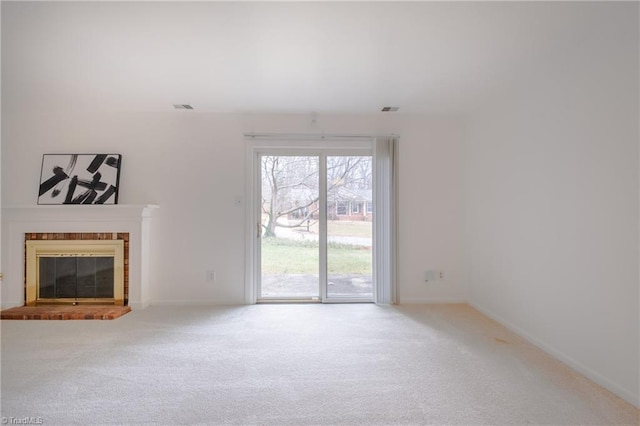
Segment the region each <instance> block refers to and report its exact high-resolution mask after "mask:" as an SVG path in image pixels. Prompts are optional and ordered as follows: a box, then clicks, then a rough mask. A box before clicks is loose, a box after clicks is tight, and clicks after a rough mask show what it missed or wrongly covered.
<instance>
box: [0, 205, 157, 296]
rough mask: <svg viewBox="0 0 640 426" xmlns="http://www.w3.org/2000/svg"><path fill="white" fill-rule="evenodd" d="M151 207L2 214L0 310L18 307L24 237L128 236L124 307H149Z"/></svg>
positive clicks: (8, 210) (16, 209) (7, 210)
mask: <svg viewBox="0 0 640 426" xmlns="http://www.w3.org/2000/svg"><path fill="white" fill-rule="evenodd" d="M157 209H158V206H157V205H153V204H144V205H137V204H136V205H131V204H118V205H101V206H98V205H74V206H70V205H60V206H33V205H30V206H10V207H3V208H2V269H3V275H4V276H3V280H2V300H1V302H2V307H3V308H6V307H13V306H22V305H23V304H24V274H25V271H24V247H25V234H26V233H33V232H51V233H55V232H75V233H82V232H87V233H89V232H128V233H129V305H130V306H131V307H133V308H144V307H146V306H148V305H149V302H150V297H151V294H150V291H151V289H150V280H149V261H150V260H149V258H150V249H151V245H150V237H151V218H152V217H153V214H154V212H155V211H156V210H157Z"/></svg>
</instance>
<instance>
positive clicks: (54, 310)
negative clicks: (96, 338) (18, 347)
mask: <svg viewBox="0 0 640 426" xmlns="http://www.w3.org/2000/svg"><path fill="white" fill-rule="evenodd" d="M128 312H131V307H129V306H104V305H101V306H95V305H94V306H77V305H76V306H68V305H65V306H57V305H55V306H54V305H41V306H18V307H16V308H9V309H5V310H4V311H2V312H0V318H1V319H3V320H112V319H116V318H120V317H121V316H123V315H124V314H126V313H128Z"/></svg>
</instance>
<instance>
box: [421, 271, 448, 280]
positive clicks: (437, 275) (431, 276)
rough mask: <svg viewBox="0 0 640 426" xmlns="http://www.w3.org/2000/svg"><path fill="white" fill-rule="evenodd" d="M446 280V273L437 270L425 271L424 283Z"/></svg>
mask: <svg viewBox="0 0 640 426" xmlns="http://www.w3.org/2000/svg"><path fill="white" fill-rule="evenodd" d="M442 279H444V272H442V271H437V270H429V271H424V281H425V282H431V281H438V280H442Z"/></svg>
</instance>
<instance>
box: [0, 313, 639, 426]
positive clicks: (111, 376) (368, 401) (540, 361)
mask: <svg viewBox="0 0 640 426" xmlns="http://www.w3.org/2000/svg"><path fill="white" fill-rule="evenodd" d="M1 326H2V359H1V365H2V370H1V373H2V376H1V380H2V396H1V401H2V411H1V415H2V416H3V421H4V420H6V421H7V423H9V422H10V421H11V418H13V419H20V420H23V419H24V418H25V417H29V418H30V419H31V420H35V421H40V420H41V421H42V424H45V425H72V424H81V425H90V424H100V425H151V424H157V425H196V424H201V425H218V424H237V425H254V424H255V425H259V424H265V425H376V424H378V425H383V424H384V425H396V424H415V425H423V424H447V425H477V424H490V425H524V424H553V425H560V424H564V425H577V424H592V425H613V424H629V425H638V422H639V412H638V410H637V409H636V408H634V407H633V406H631V405H630V404H628V403H626V402H624V401H623V400H622V399H620V398H618V397H616V396H614V395H613V394H611V393H609V392H608V391H606V390H604V389H603V388H601V387H600V386H598V385H596V384H594V383H593V382H591V381H589V380H588V379H586V378H585V377H583V376H581V375H580V374H578V373H576V372H574V371H572V370H571V369H569V368H568V367H566V366H565V365H563V364H562V363H560V362H558V361H556V360H555V359H553V358H551V357H549V356H547V355H545V354H544V353H543V352H541V351H540V350H538V349H536V348H535V347H533V346H531V345H530V344H528V343H526V342H525V341H523V340H522V339H520V338H519V337H517V336H515V335H514V334H513V333H511V332H509V331H507V330H506V329H505V328H503V327H501V326H499V325H498V324H496V323H495V322H493V321H491V320H489V319H487V318H486V317H484V316H483V315H481V314H480V313H478V312H477V311H475V310H474V309H472V308H470V307H468V306H466V305H430V306H400V307H389V306H387V307H385V306H376V305H372V304H354V305H308V304H306V305H255V306H241V307H226V308H224V307H218V308H204V307H196V308H194V307H181V308H167V307H151V308H148V309H146V310H134V311H133V312H131V313H129V314H128V315H125V316H123V317H121V318H119V319H116V320H113V321H2V323H1Z"/></svg>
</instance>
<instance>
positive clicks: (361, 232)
mask: <svg viewBox="0 0 640 426" xmlns="http://www.w3.org/2000/svg"><path fill="white" fill-rule="evenodd" d="M295 229H298V228H295ZM299 229H301V230H304V231H306V230H307V227H306V225H304V226H300V227H299ZM309 231H311V233H313V234H316V235H317V234H318V222H317V221H316V222H314V223H312V224H311V225H310V226H309ZM327 233H328V235H332V236H340V237H362V238H371V236H372V235H373V223H372V222H367V221H364V220H356V221H350V220H328V221H327Z"/></svg>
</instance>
